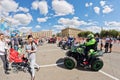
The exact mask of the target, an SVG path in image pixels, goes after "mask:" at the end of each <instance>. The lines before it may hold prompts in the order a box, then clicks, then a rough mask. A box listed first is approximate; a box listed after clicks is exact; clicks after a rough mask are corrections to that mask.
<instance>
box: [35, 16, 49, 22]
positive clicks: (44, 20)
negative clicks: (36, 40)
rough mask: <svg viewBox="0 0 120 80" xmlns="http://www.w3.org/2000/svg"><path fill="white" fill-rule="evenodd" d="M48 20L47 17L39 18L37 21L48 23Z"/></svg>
mask: <svg viewBox="0 0 120 80" xmlns="http://www.w3.org/2000/svg"><path fill="white" fill-rule="evenodd" d="M47 19H48V17H45V18H37V21H38V22H46V21H47Z"/></svg>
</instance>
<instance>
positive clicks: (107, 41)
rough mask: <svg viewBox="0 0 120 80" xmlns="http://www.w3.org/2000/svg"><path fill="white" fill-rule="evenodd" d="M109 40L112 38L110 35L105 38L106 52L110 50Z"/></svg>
mask: <svg viewBox="0 0 120 80" xmlns="http://www.w3.org/2000/svg"><path fill="white" fill-rule="evenodd" d="M109 41H110V38H109V36H107V38H106V40H105V53H107V52H108V48H109Z"/></svg>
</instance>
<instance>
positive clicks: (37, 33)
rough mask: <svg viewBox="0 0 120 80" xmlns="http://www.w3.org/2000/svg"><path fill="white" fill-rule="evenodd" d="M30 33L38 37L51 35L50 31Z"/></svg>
mask: <svg viewBox="0 0 120 80" xmlns="http://www.w3.org/2000/svg"><path fill="white" fill-rule="evenodd" d="M32 35H33V37H34V38H39V37H52V31H51V30H48V31H40V32H32Z"/></svg>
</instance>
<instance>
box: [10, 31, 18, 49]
mask: <svg viewBox="0 0 120 80" xmlns="http://www.w3.org/2000/svg"><path fill="white" fill-rule="evenodd" d="M18 46H19V41H18V34H17V33H16V34H15V37H14V38H13V39H12V48H14V49H15V50H16V51H18Z"/></svg>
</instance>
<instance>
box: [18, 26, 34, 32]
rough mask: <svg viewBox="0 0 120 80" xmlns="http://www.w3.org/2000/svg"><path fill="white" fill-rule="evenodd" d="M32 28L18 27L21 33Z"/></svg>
mask: <svg viewBox="0 0 120 80" xmlns="http://www.w3.org/2000/svg"><path fill="white" fill-rule="evenodd" d="M31 29H32V27H20V28H19V29H18V30H19V31H20V32H23V33H27V32H29V31H30V30H31Z"/></svg>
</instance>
